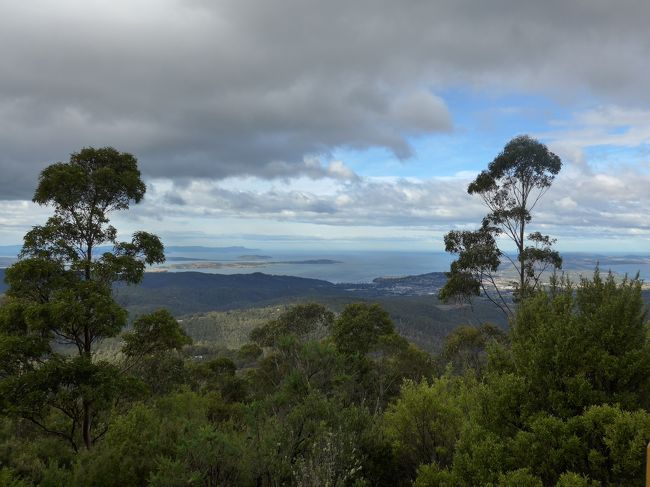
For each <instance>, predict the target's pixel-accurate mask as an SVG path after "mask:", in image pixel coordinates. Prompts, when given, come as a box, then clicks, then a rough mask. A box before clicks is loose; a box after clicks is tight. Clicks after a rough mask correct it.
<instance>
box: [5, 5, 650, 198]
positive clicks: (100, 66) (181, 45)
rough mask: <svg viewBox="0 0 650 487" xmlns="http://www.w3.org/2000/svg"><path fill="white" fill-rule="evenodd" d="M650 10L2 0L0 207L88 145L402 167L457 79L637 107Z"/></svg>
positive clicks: (224, 164) (246, 163) (232, 159)
mask: <svg viewBox="0 0 650 487" xmlns="http://www.w3.org/2000/svg"><path fill="white" fill-rule="evenodd" d="M649 17H650V4H649V3H648V2H646V1H642V0H638V1H633V0H629V1H622V2H617V3H616V4H613V3H611V2H608V1H605V0H594V1H590V2H565V1H561V0H552V1H547V2H519V1H516V0H497V1H494V2H476V1H470V0H438V1H431V2H424V1H418V0H407V1H405V2H395V1H393V0H372V1H371V0H359V1H355V2H347V1H343V0H331V1H328V2H322V1H317V0H277V1H274V2H268V1H264V0H252V1H246V2H243V1H240V0H219V1H213V0H210V1H207V0H206V1H198V0H186V1H182V0H160V1H157V2H128V1H126V0H123V1H115V2H106V3H102V4H97V3H88V2H81V1H73V0H62V1H60V2H55V3H53V2H47V1H45V0H42V1H40V2H39V1H35V2H27V3H26V2H4V3H3V4H2V5H1V6H0V58H1V59H2V60H3V61H2V63H1V64H0V147H2V153H1V154H0V166H1V167H2V170H3V176H4V177H3V179H2V183H0V195H1V196H0V198H25V197H29V196H31V191H32V189H33V187H34V185H35V181H36V176H37V174H38V171H39V169H41V168H42V167H43V166H44V165H46V164H47V163H49V162H52V161H54V160H64V159H67V157H68V154H69V153H70V152H71V151H74V150H77V149H79V148H81V147H82V146H87V145H95V146H100V145H114V146H116V147H118V148H119V149H121V150H128V151H131V152H133V153H135V154H136V155H137V156H139V158H140V161H141V167H142V169H143V172H144V173H145V174H146V175H147V176H150V177H170V178H181V177H190V178H191V177H202V178H215V179H219V178H224V177H228V176H232V175H255V176H260V177H264V178H274V177H288V176H295V175H300V174H303V175H308V176H310V177H323V173H322V172H319V171H316V172H314V168H313V167H311V166H309V164H307V163H306V162H305V161H306V158H309V157H310V156H318V155H323V156H325V157H327V156H328V154H330V153H331V152H332V151H333V150H334V149H336V148H356V149H364V148H368V147H385V148H387V149H389V150H391V151H393V152H394V153H395V154H396V155H397V156H398V157H400V158H407V157H409V156H410V155H411V154H412V148H411V147H410V146H409V144H408V141H407V137H408V136H411V135H420V134H428V133H432V132H439V131H448V130H451V129H452V120H451V116H450V114H449V112H448V110H447V107H446V106H445V103H444V100H443V99H442V98H440V97H439V96H437V95H436V93H442V90H444V89H445V88H448V87H450V86H456V85H458V84H462V85H466V86H471V87H482V88H488V89H495V90H506V89H518V90H523V91H543V92H545V93H555V94H556V95H558V96H561V97H564V99H565V100H570V99H571V97H572V96H573V95H574V94H576V93H583V92H584V91H586V92H588V93H592V94H594V95H595V96H598V97H601V98H602V99H603V100H605V101H607V102H616V103H621V104H626V103H629V102H630V101H631V100H633V101H634V103H636V104H637V105H640V106H643V107H648V106H650V93H649V92H648V90H647V86H646V80H647V79H649V78H650V64H648V63H647V56H648V52H650V37H648V36H647V25H646V23H647V19H648V18H649ZM325 176H328V174H325Z"/></svg>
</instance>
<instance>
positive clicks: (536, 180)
mask: <svg viewBox="0 0 650 487" xmlns="http://www.w3.org/2000/svg"><path fill="white" fill-rule="evenodd" d="M561 167H562V161H561V160H560V158H559V157H558V156H556V155H555V154H553V153H552V152H550V151H549V150H548V148H547V147H546V146H545V145H544V144H541V143H540V142H538V141H537V140H535V139H532V138H531V137H529V136H527V135H521V136H518V137H515V138H514V139H512V140H511V141H510V142H508V143H507V144H506V145H505V147H504V148H503V151H502V152H501V153H500V154H499V155H498V156H497V157H496V158H495V159H494V160H493V161H492V162H491V163H490V164H489V165H488V168H487V169H486V170H484V171H482V172H481V173H480V174H479V175H478V176H477V177H476V179H475V180H474V181H473V182H472V183H470V185H469V186H468V188H467V192H468V193H469V194H477V195H479V196H480V197H481V199H482V200H483V203H484V204H485V206H486V207H487V209H488V210H489V212H488V214H487V215H486V216H485V218H484V219H483V223H482V225H481V228H480V229H479V230H476V231H452V232H449V233H448V234H447V235H446V236H445V249H446V251H447V252H451V253H453V254H457V255H458V259H457V260H456V261H455V262H453V263H452V265H451V270H450V273H449V276H448V277H449V279H448V281H447V283H446V284H445V286H444V287H443V289H442V290H441V292H440V297H441V299H444V300H449V299H452V298H457V299H461V300H469V299H470V298H471V297H472V296H475V295H478V294H479V293H480V292H481V291H482V292H483V294H484V295H485V296H486V297H487V298H488V299H490V300H491V301H492V302H493V303H494V304H495V305H497V306H498V307H499V308H500V309H501V310H502V311H503V312H504V313H506V314H508V315H512V314H513V310H512V308H511V303H510V302H509V300H508V299H507V298H506V297H505V296H504V295H503V293H502V292H501V290H500V289H499V283H498V282H497V281H496V272H497V269H498V268H499V265H500V264H501V263H502V261H503V257H504V254H503V253H502V252H501V251H500V250H499V248H498V246H497V244H496V237H498V236H500V235H504V236H505V237H507V238H508V239H509V240H511V241H512V242H513V244H514V245H515V248H516V251H517V256H516V258H514V259H511V258H509V257H507V256H506V258H507V261H508V262H509V263H510V264H511V265H512V266H513V268H514V270H515V271H516V273H517V281H515V282H514V285H515V293H514V295H515V299H516V300H521V299H524V298H526V297H527V296H530V295H531V294H533V293H534V291H535V290H536V289H538V288H539V285H540V278H541V276H542V274H543V273H544V272H545V271H546V270H547V269H557V268H560V267H561V266H562V259H561V257H560V255H559V254H558V253H557V252H556V251H554V250H553V249H552V245H553V244H554V243H555V240H554V239H551V238H550V237H549V236H547V235H542V234H541V233H539V232H533V233H531V234H529V235H526V227H527V226H528V224H529V223H530V222H531V220H532V210H533V209H534V208H535V206H536V204H537V202H538V201H539V199H540V198H541V197H542V196H543V195H544V193H546V191H547V190H548V188H549V187H550V186H551V184H552V182H553V180H554V179H555V176H556V175H557V174H558V173H559V172H560V169H561Z"/></svg>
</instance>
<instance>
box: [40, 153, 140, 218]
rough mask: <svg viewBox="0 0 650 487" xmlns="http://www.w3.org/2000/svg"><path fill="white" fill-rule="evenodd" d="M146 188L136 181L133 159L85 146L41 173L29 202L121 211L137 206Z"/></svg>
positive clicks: (63, 206) (59, 206)
mask: <svg viewBox="0 0 650 487" xmlns="http://www.w3.org/2000/svg"><path fill="white" fill-rule="evenodd" d="M145 190H146V187H145V184H144V183H143V182H142V180H141V179H140V171H139V170H138V165H137V159H136V158H135V157H134V156H133V155H131V154H129V153H127V152H119V151H117V150H116V149H114V148H113V147H102V148H99V149H95V148H92V147H85V148H83V149H81V150H80V151H79V152H75V153H73V154H72V155H71V156H70V161H69V162H57V163H55V164H52V165H50V166H48V167H47V168H45V169H44V170H43V172H41V175H40V178H39V183H38V187H37V188H36V192H35V193H34V198H33V201H34V203H38V204H39V205H47V204H54V205H55V206H57V207H58V208H59V209H62V210H67V211H70V210H71V209H73V208H79V207H84V208H98V209H100V210H101V211H102V212H105V211H111V210H123V209H126V208H128V207H129V202H130V201H131V200H133V201H134V202H136V203H138V202H140V200H141V199H142V197H143V196H144V193H145Z"/></svg>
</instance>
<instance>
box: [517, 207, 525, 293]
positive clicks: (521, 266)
mask: <svg viewBox="0 0 650 487" xmlns="http://www.w3.org/2000/svg"><path fill="white" fill-rule="evenodd" d="M525 229H526V221H525V220H524V219H523V218H522V219H521V227H520V229H519V245H518V246H517V247H519V249H518V250H519V299H520V300H523V299H524V298H525V297H526V296H525V294H526V290H525V289H524V285H525V282H526V272H525V269H524V231H525Z"/></svg>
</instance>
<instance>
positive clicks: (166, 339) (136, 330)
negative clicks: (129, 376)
mask: <svg viewBox="0 0 650 487" xmlns="http://www.w3.org/2000/svg"><path fill="white" fill-rule="evenodd" d="M123 340H124V347H123V348H122V351H123V352H124V354H125V355H126V356H127V357H129V358H131V359H132V358H139V357H145V356H148V355H153V354H156V353H160V352H165V351H168V350H179V349H181V348H183V347H184V346H185V345H190V344H191V343H192V340H191V339H190V338H189V337H188V336H187V334H186V333H185V332H184V331H183V329H182V328H181V327H180V326H179V325H178V322H177V321H176V319H175V318H174V317H173V316H172V315H171V314H170V313H169V311H167V310H165V309H161V310H158V311H154V312H153V313H150V314H148V315H143V316H139V317H138V318H137V319H136V320H135V321H134V322H133V330H132V331H130V332H127V333H125V334H124V335H123Z"/></svg>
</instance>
